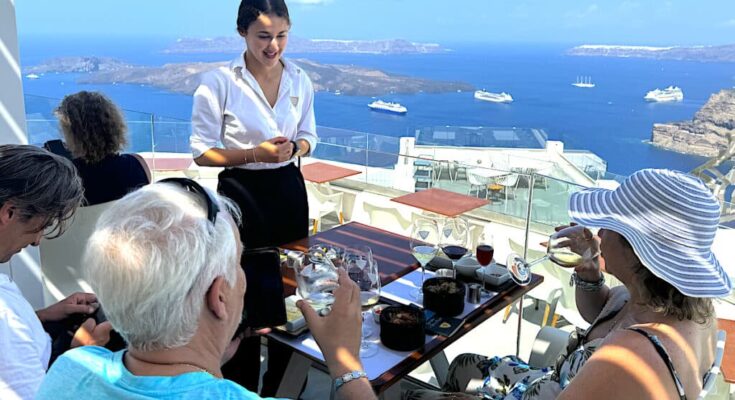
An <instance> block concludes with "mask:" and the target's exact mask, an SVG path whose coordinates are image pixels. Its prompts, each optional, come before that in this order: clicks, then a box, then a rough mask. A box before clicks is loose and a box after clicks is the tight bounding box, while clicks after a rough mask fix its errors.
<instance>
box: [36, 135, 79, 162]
mask: <svg viewBox="0 0 735 400" xmlns="http://www.w3.org/2000/svg"><path fill="white" fill-rule="evenodd" d="M43 148H44V149H46V150H48V151H50V152H52V153H54V154H56V155H59V156H62V157H64V158H68V159H70V160H71V159H72V155H71V152H70V151H69V149H67V148H66V145H65V144H64V142H63V141H62V140H61V139H54V140H49V141H48V142H46V143H44V144H43Z"/></svg>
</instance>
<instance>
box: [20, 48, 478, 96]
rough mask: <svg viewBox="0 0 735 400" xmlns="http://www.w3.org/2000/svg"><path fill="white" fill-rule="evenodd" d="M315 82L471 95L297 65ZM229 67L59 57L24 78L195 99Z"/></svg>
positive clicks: (380, 75) (323, 86) (330, 87)
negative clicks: (211, 74)
mask: <svg viewBox="0 0 735 400" xmlns="http://www.w3.org/2000/svg"><path fill="white" fill-rule="evenodd" d="M291 61H293V62H294V63H296V64H297V65H298V66H299V67H301V68H302V69H303V70H304V71H305V72H306V73H307V74H308V75H309V78H311V80H312V83H313V85H314V90H316V91H329V92H336V91H339V92H340V93H342V94H344V95H354V96H381V95H386V94H392V93H403V94H414V93H421V92H424V93H446V92H457V91H460V92H464V91H472V90H474V87H473V86H472V85H470V84H468V83H465V82H452V81H439V80H431V79H421V78H413V77H409V76H403V75H394V74H388V73H385V72H383V71H380V70H376V69H370V68H364V67H357V66H352V65H336V64H320V63H317V62H314V61H311V60H307V59H292V60H291ZM225 65H228V62H214V63H201V62H191V63H177V64H166V65H163V66H160V67H149V66H139V65H132V64H128V63H126V62H124V61H122V60H118V59H114V58H99V57H60V58H55V59H51V60H48V61H46V62H44V63H42V64H40V65H36V66H32V67H29V68H26V69H25V70H24V74H33V75H38V76H39V77H40V79H42V77H43V74H48V73H81V74H83V75H82V76H80V77H79V78H78V80H77V81H78V82H79V83H87V84H89V83H92V84H120V83H128V84H139V85H150V86H155V87H158V88H161V89H163V90H166V91H169V92H173V93H182V94H192V93H194V90H196V88H197V86H198V85H199V82H200V74H201V73H203V72H206V71H210V70H213V69H216V68H218V67H221V66H225Z"/></svg>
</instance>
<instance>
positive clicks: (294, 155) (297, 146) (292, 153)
mask: <svg viewBox="0 0 735 400" xmlns="http://www.w3.org/2000/svg"><path fill="white" fill-rule="evenodd" d="M291 144H292V145H293V151H292V152H291V158H294V157H296V153H297V152H298V151H299V144H298V143H296V141H295V140H292V141H291Z"/></svg>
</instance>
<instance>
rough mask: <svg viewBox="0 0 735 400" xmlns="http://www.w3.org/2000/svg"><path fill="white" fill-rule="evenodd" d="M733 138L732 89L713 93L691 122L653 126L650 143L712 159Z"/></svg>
mask: <svg viewBox="0 0 735 400" xmlns="http://www.w3.org/2000/svg"><path fill="white" fill-rule="evenodd" d="M733 136H735V90H733V89H729V90H722V91H720V92H719V93H715V94H713V95H712V96H711V97H710V98H709V100H708V101H707V103H706V104H705V105H704V107H702V109H700V110H699V111H698V112H697V113H696V114H695V115H694V119H693V120H691V121H684V122H671V123H666V124H654V126H653V135H652V138H651V141H652V142H653V144H654V145H656V146H660V147H662V148H665V149H667V150H674V151H677V152H680V153H686V154H694V155H698V156H706V157H714V156H717V155H718V154H719V152H720V151H722V150H724V149H726V148H727V146H728V143H729V140H732V139H731V138H732V137H733Z"/></svg>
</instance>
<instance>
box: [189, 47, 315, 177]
mask: <svg viewBox="0 0 735 400" xmlns="http://www.w3.org/2000/svg"><path fill="white" fill-rule="evenodd" d="M282 60H283V65H284V69H283V75H282V76H281V85H280V87H279V88H278V99H277V100H276V104H275V106H274V107H271V106H270V104H268V101H267V100H266V98H265V94H264V93H263V90H262V89H261V88H260V85H259V84H258V82H257V81H256V80H255V77H253V75H252V74H251V73H250V71H248V70H247V68H245V54H244V53H243V54H242V55H241V56H240V57H239V58H237V59H235V60H233V61H232V62H231V63H230V65H229V66H226V67H225V66H223V67H220V68H217V69H215V70H213V71H209V72H205V73H204V74H202V81H201V84H200V85H199V87H198V88H197V90H196V92H194V107H193V110H192V113H191V140H190V142H191V152H192V155H193V156H194V158H197V157H199V156H201V155H202V154H204V153H205V152H206V151H208V150H210V149H213V148H217V147H221V146H224V148H226V149H252V148H254V147H256V146H258V145H259V144H260V143H262V142H264V141H266V140H268V139H271V138H274V137H277V136H285V137H286V138H288V139H289V140H298V139H304V140H306V141H308V142H309V145H310V148H311V149H310V151H314V148H315V147H316V142H317V140H318V137H317V134H316V121H315V119H314V88H313V86H312V84H311V80H310V79H309V77H308V76H307V74H306V72H304V71H303V70H302V69H301V68H299V67H298V66H296V65H295V64H294V63H292V62H290V61H288V60H285V59H282ZM292 162H293V160H288V161H285V162H282V163H263V162H258V163H248V164H244V165H239V166H237V167H238V168H245V169H270V168H279V167H282V166H284V165H288V164H290V163H292Z"/></svg>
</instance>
